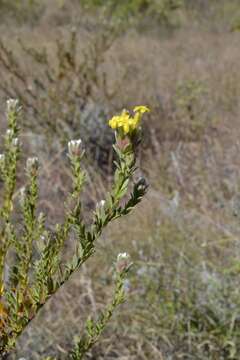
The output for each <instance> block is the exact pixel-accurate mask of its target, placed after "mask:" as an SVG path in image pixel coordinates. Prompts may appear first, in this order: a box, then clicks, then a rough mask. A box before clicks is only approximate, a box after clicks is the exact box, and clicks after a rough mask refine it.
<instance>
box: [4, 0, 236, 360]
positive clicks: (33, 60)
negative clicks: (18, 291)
mask: <svg viewBox="0 0 240 360" xmlns="http://www.w3.org/2000/svg"><path fill="white" fill-rule="evenodd" d="M239 31H240V3H239V0H128V1H127V0H121V1H120V0H68V1H67V0H59V1H57V0H42V1H40V0H22V1H20V0H19V1H17V0H0V115H1V117H0V119H1V120H0V131H1V133H3V131H4V130H5V129H6V119H5V101H6V100H7V99H8V98H9V97H13V98H19V100H20V102H21V104H22V105H23V116H22V119H21V122H20V125H21V128H22V135H21V143H22V146H23V149H24V154H23V155H22V160H21V161H22V162H23V163H24V161H25V160H26V157H27V156H38V157H39V160H40V163H41V170H40V179H39V185H40V193H41V197H40V198H41V200H40V203H39V210H41V211H44V212H45V213H46V214H47V225H48V227H49V228H50V229H51V227H52V226H53V225H54V224H55V223H56V222H60V221H61V219H62V216H63V206H62V204H63V201H64V199H65V197H66V194H67V191H68V189H69V186H70V180H69V179H70V176H69V174H70V171H69V165H68V161H67V157H66V152H67V142H68V140H70V139H77V138H79V137H81V138H82V140H83V142H84V145H85V148H86V153H87V157H86V160H85V167H86V169H87V171H88V182H87V188H86V191H85V193H84V199H83V200H84V206H85V211H86V214H87V213H88V211H89V210H91V209H93V208H94V207H95V204H96V202H97V201H99V200H101V199H102V197H103V196H104V194H105V192H106V190H107V189H108V188H109V185H110V183H111V179H112V175H113V165H112V161H113V153H112V142H113V134H112V131H111V129H109V128H108V125H107V120H108V119H109V118H110V117H112V116H113V115H114V114H116V113H117V112H119V111H121V110H122V109H123V108H127V109H131V108H132V107H133V106H135V105H140V104H143V105H147V106H149V107H150V108H151V113H150V115H147V116H146V117H145V121H144V123H143V134H144V135H143V143H142V146H141V151H140V153H139V166H140V169H141V173H142V174H143V175H144V176H145V177H146V178H147V180H148V182H149V184H150V188H149V191H148V195H147V197H146V198H145V199H144V201H143V204H142V205H141V204H140V205H139V206H138V208H137V209H135V211H134V212H133V213H131V215H130V216H128V217H126V219H124V220H122V219H121V221H116V222H115V223H114V224H112V225H111V226H110V227H109V228H108V229H107V230H106V231H105V232H104V234H103V236H102V237H101V239H100V240H99V242H98V244H97V252H96V254H95V256H94V257H93V258H92V259H91V260H90V261H89V262H88V263H87V265H86V266H84V267H83V268H82V269H81V271H80V272H79V273H77V274H75V276H74V277H73V278H72V279H71V281H69V283H68V284H66V285H65V286H64V287H63V288H62V289H61V291H59V293H58V294H56V296H54V298H53V299H52V300H51V301H50V302H49V303H48V305H47V306H46V308H44V309H43V310H42V311H41V312H40V313H39V315H38V316H37V318H36V319H34V321H33V322H32V323H31V324H30V326H29V327H28V328H27V330H26V331H25V332H24V334H23V335H22V336H21V338H20V339H19V342H18V348H17V351H16V353H15V354H14V355H13V357H12V359H19V358H20V357H25V358H26V360H28V359H29V360H30V359H31V360H35V359H42V358H43V357H44V356H46V355H52V356H56V357H57V358H58V359H65V358H66V353H67V351H68V350H69V349H70V348H71V347H72V344H73V341H74V339H75V338H77V337H78V336H80V335H81V331H82V327H83V324H84V321H85V319H86V318H87V317H88V315H89V314H97V313H98V311H99V310H101V309H102V308H103V307H104V304H105V303H106V302H107V301H108V299H109V298H110V297H111V294H112V284H113V281H112V264H113V262H114V260H115V258H116V256H117V254H118V253H119V252H123V251H127V252H129V253H130V254H131V257H132V259H133V261H134V267H133V269H132V271H131V274H130V277H129V281H128V282H127V283H126V291H127V292H128V301H127V302H126V303H125V304H124V305H123V306H122V307H121V309H119V311H118V313H117V314H115V316H114V319H113V321H112V322H111V324H110V325H109V327H108V329H107V330H106V331H105V333H104V335H103V337H102V338H101V340H100V342H99V343H98V344H97V345H96V346H95V347H94V349H93V350H92V352H91V353H89V354H88V356H87V358H88V359H97V360H99V359H108V360H110V359H120V360H149V359H151V360H155V359H156V360H175V359H186V360H190V359H199V360H204V359H206V360H207V359H216V360H221V359H223V360H225V359H236V360H237V359H239V358H240V278H239V276H240V226H239V222H240V192H239V190H240V156H239V152H240V140H239V139H240V123H239V121H240V101H239V97H240V47H239V43H240V32H239ZM18 183H19V186H22V185H23V184H24V177H23V176H22V174H21V173H20V174H19V179H18ZM0 186H1V184H0ZM68 246H69V247H71V243H69V245H68Z"/></svg>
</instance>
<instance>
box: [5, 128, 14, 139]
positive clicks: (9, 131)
mask: <svg viewBox="0 0 240 360" xmlns="http://www.w3.org/2000/svg"><path fill="white" fill-rule="evenodd" d="M13 135H14V131H13V130H12V129H7V131H6V136H7V137H8V138H11V137H13Z"/></svg>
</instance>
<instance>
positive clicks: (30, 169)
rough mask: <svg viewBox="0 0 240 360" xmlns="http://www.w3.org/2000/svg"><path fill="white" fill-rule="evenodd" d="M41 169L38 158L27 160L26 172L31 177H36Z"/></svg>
mask: <svg viewBox="0 0 240 360" xmlns="http://www.w3.org/2000/svg"><path fill="white" fill-rule="evenodd" d="M38 167H39V160H38V158H37V157H31V158H28V159H27V164H26V170H27V173H28V174H29V175H36V173H37V170H38Z"/></svg>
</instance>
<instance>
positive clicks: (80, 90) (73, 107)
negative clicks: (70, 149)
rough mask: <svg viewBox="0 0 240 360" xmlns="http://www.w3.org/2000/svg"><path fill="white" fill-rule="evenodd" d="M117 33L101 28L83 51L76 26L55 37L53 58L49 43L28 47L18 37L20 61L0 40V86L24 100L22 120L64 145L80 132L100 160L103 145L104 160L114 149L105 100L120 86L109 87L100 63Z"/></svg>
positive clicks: (5, 91)
mask: <svg viewBox="0 0 240 360" xmlns="http://www.w3.org/2000/svg"><path fill="white" fill-rule="evenodd" d="M116 36H117V29H115V28H112V27H109V28H107V29H106V28H104V29H102V30H100V31H99V32H98V34H97V35H95V36H94V37H93V38H92V39H91V40H90V42H89V44H88V46H87V47H86V49H84V50H83V51H82V53H81V54H80V55H79V52H78V45H79V40H78V36H77V30H76V28H73V29H72V31H71V32H70V34H69V36H68V38H66V41H64V40H62V39H60V38H59V39H57V40H56V44H55V47H54V48H56V52H55V54H54V55H55V56H54V57H52V56H51V54H49V51H48V50H47V48H45V47H42V48H40V49H35V48H33V47H27V46H26V45H25V44H24V43H23V42H22V41H21V40H19V45H20V48H21V56H24V57H26V62H25V63H22V62H21V61H20V54H17V53H16V54H15V51H12V50H11V49H10V48H9V47H8V46H6V44H4V42H2V41H0V65H1V66H2V69H3V74H4V76H3V79H2V81H1V85H0V87H1V90H2V92H3V94H4V95H5V96H6V97H11V98H18V99H20V101H21V104H22V106H23V107H24V109H25V112H26V116H25V119H23V125H24V126H25V127H26V128H27V129H32V130H33V131H34V133H36V132H37V133H39V134H44V135H46V136H47V137H48V138H49V140H50V141H51V142H52V140H53V139H56V140H57V141H58V142H60V144H63V143H65V142H66V139H68V138H71V137H72V136H79V135H80V134H81V136H82V137H84V139H85V141H86V142H88V143H89V144H90V145H89V146H90V149H91V152H92V154H93V155H94V158H95V159H96V160H97V161H100V157H99V156H98V157H97V153H98V152H99V149H100V150H101V164H103V163H104V162H106V161H107V160H108V159H106V158H107V156H108V155H107V154H108V153H109V151H111V150H110V144H111V142H112V135H111V132H110V131H108V128H107V126H106V123H105V120H104V119H105V117H106V116H107V113H108V111H109V110H108V108H107V102H109V101H110V100H111V99H112V98H113V97H114V95H115V94H116V92H117V85H116V89H113V90H111V91H110V92H109V91H108V87H107V85H106V82H107V73H106V72H104V73H100V72H99V68H100V67H101V65H102V63H103V61H104V57H105V53H106V52H107V50H108V49H109V48H110V46H111V45H112V42H113V40H114V39H115V38H116ZM27 61H30V64H31V72H29V68H28V67H26V63H27ZM22 87H24V88H25V89H26V91H25V92H23V91H22ZM105 104H106V106H105V107H103V105H105ZM103 131H104V132H106V135H105V136H104V137H103V136H102V133H103ZM73 134H74V135H73Z"/></svg>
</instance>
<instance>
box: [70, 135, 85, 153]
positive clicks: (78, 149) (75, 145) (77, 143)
mask: <svg viewBox="0 0 240 360" xmlns="http://www.w3.org/2000/svg"><path fill="white" fill-rule="evenodd" d="M82 150H83V149H82V140H81V139H78V140H71V141H69V142H68V153H69V156H80V155H81V153H82Z"/></svg>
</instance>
